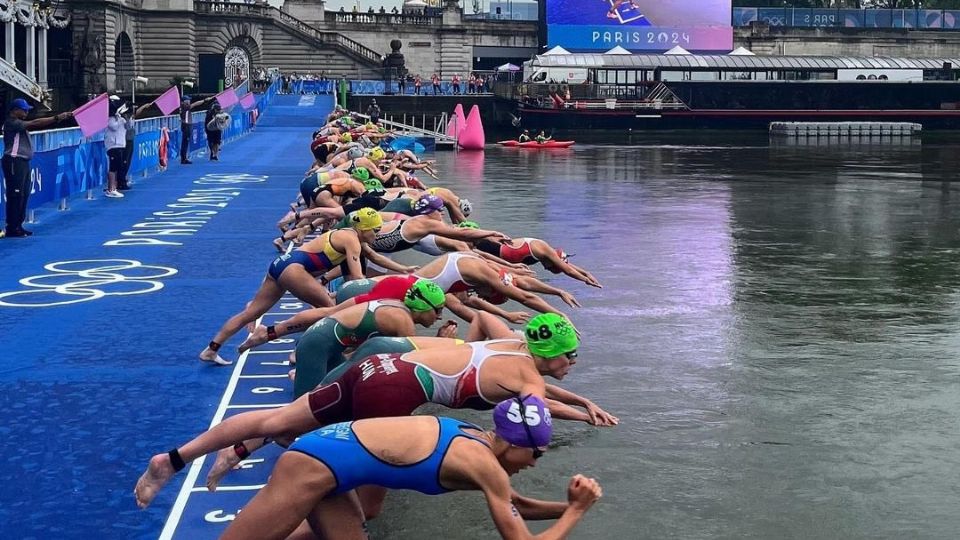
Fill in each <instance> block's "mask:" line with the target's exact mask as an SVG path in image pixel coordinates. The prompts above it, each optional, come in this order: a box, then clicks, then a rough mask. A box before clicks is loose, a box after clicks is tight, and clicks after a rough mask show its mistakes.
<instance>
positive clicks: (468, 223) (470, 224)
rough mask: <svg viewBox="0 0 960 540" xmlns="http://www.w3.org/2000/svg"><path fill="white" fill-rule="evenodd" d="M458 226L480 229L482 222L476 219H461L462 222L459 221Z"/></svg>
mask: <svg viewBox="0 0 960 540" xmlns="http://www.w3.org/2000/svg"><path fill="white" fill-rule="evenodd" d="M457 227H460V228H461V229H479V228H480V224H479V223H477V222H476V221H461V222H460V223H457Z"/></svg>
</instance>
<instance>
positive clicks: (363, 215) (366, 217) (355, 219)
mask: <svg viewBox="0 0 960 540" xmlns="http://www.w3.org/2000/svg"><path fill="white" fill-rule="evenodd" d="M350 225H351V226H352V227H353V228H354V229H357V230H358V231H369V230H371V229H379V228H380V227H381V226H383V218H382V217H380V212H377V211H376V210H374V209H373V208H361V209H359V210H357V211H355V212H350Z"/></svg>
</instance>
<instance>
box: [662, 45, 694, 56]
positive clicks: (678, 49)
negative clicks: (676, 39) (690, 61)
mask: <svg viewBox="0 0 960 540" xmlns="http://www.w3.org/2000/svg"><path fill="white" fill-rule="evenodd" d="M663 54H690V51H688V50H686V49H684V48H683V47H681V46H679V45H677V46H676V47H674V48H672V49H670V50H669V51H667V52H665V53H663Z"/></svg>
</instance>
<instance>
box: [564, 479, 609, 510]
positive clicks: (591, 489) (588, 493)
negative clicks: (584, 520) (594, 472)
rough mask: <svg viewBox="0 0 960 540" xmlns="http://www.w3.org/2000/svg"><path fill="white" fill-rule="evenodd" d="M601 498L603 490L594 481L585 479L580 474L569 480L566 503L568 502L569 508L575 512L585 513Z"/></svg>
mask: <svg viewBox="0 0 960 540" xmlns="http://www.w3.org/2000/svg"><path fill="white" fill-rule="evenodd" d="M602 496H603V489H602V488H601V487H600V484H598V483H597V481H596V480H595V479H593V478H587V477H586V476H583V475H582V474H578V475H576V476H574V477H573V478H571V479H570V486H569V487H568V488H567V501H569V503H570V506H572V507H574V508H576V509H577V510H580V511H581V512H586V511H587V510H589V509H590V507H591V506H593V503H595V502H597V501H598V500H600V497H602Z"/></svg>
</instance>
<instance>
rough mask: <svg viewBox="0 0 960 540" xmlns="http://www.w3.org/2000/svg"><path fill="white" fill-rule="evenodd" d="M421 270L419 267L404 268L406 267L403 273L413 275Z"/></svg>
mask: <svg viewBox="0 0 960 540" xmlns="http://www.w3.org/2000/svg"><path fill="white" fill-rule="evenodd" d="M419 269H420V267H419V266H404V267H403V273H405V274H412V273H414V272H416V271H417V270H419Z"/></svg>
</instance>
